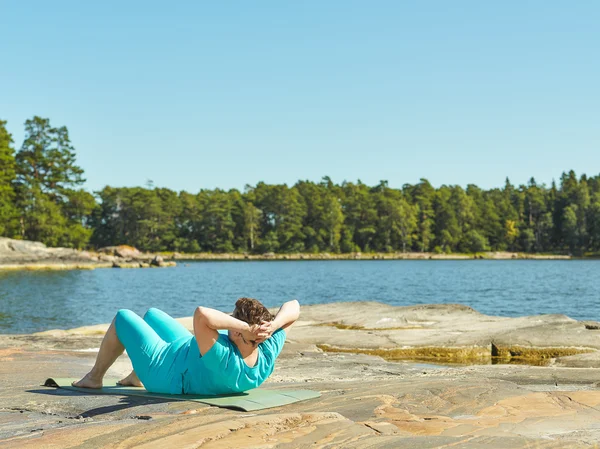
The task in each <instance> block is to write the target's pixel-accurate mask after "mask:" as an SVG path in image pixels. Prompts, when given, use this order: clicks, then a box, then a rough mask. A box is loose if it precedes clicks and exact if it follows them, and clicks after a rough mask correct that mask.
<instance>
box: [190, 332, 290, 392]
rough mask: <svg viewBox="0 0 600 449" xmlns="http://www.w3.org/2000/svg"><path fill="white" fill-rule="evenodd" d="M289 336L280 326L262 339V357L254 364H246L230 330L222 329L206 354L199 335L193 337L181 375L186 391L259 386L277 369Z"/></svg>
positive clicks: (240, 389)
mask: <svg viewBox="0 0 600 449" xmlns="http://www.w3.org/2000/svg"><path fill="white" fill-rule="evenodd" d="M285 337H286V335H285V331H284V330H283V329H278V330H277V331H275V332H274V333H273V335H271V338H269V339H268V340H265V341H263V342H262V343H260V344H259V345H258V359H257V361H256V364H255V365H254V366H253V367H252V368H251V367H249V366H248V365H246V362H244V358H243V357H242V355H241V354H240V351H239V350H238V348H237V346H236V345H235V344H234V343H233V342H232V341H231V340H230V339H229V337H228V336H227V334H225V333H219V338H218V339H217V341H216V342H215V344H214V345H213V346H212V348H210V350H209V351H208V352H207V353H206V354H204V356H202V355H200V350H199V349H198V344H197V343H196V338H195V337H194V338H192V339H191V340H190V341H189V347H188V348H185V349H187V350H184V353H186V355H187V357H186V365H187V370H185V371H184V373H183V375H182V379H181V383H182V392H183V393H185V394H207V395H208V394H210V395H214V394H225V393H239V392H242V391H247V390H251V389H253V388H256V387H258V386H259V385H260V384H262V383H263V382H264V381H265V380H266V379H267V378H268V377H269V376H270V375H271V373H272V372H273V368H274V367H275V359H276V358H277V356H279V353H280V352H281V350H282V349H283V344H284V342H285ZM181 349H184V348H181Z"/></svg>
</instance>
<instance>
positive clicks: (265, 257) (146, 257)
mask: <svg viewBox="0 0 600 449" xmlns="http://www.w3.org/2000/svg"><path fill="white" fill-rule="evenodd" d="M88 254H90V255H91V257H97V256H96V255H95V253H93V252H88ZM158 254H159V256H160V257H162V259H164V260H162V261H161V262H160V264H159V265H154V264H152V263H149V261H150V260H152V258H153V257H154V254H148V253H141V254H140V256H139V259H136V260H123V261H102V260H101V259H102V258H103V257H102V256H100V257H97V258H98V259H99V260H98V261H93V260H89V261H73V262H69V261H63V260H60V259H58V260H44V261H43V262H17V263H14V262H13V263H2V262H1V261H0V272H1V271H18V270H23V271H41V270H48V271H62V270H94V269H96V268H151V267H157V266H160V267H173V266H176V265H177V262H176V261H180V262H195V261H199V262H210V261H223V262H227V261H229V262H244V261H323V260H349V261H352V260H362V261H366V260H594V259H595V258H594V257H573V256H565V255H553V254H525V253H508V252H494V253H477V254H434V253H366V254H361V253H347V254H331V253H319V254H307V253H296V254H237V253H223V254H213V253H193V254H185V253H165V252H163V253H158Z"/></svg>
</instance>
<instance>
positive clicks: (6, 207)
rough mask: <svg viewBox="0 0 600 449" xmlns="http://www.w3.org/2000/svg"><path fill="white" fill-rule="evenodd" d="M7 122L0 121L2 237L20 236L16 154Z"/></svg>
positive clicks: (0, 213) (0, 211)
mask: <svg viewBox="0 0 600 449" xmlns="http://www.w3.org/2000/svg"><path fill="white" fill-rule="evenodd" d="M12 143H13V140H12V136H11V135H10V134H9V132H8V130H7V129H6V122H5V121H3V120H0V236H5V237H16V236H17V235H18V213H17V209H16V207H15V190H14V182H15V180H16V171H15V152H14V149H13V147H12Z"/></svg>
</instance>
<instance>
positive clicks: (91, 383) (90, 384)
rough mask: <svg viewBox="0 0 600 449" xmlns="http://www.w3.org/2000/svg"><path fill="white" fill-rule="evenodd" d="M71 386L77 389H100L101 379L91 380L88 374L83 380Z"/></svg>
mask: <svg viewBox="0 0 600 449" xmlns="http://www.w3.org/2000/svg"><path fill="white" fill-rule="evenodd" d="M71 385H73V386H74V387H79V388H96V389H98V388H102V379H100V380H98V379H95V378H93V377H92V376H91V375H90V373H87V374H86V375H85V376H84V377H83V379H81V380H79V381H77V382H73V383H72V384H71Z"/></svg>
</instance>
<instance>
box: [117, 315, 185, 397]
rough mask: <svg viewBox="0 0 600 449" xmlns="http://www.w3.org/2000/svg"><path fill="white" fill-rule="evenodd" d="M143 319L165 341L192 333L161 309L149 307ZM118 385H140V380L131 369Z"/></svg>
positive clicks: (168, 341) (171, 340) (169, 341)
mask: <svg viewBox="0 0 600 449" xmlns="http://www.w3.org/2000/svg"><path fill="white" fill-rule="evenodd" d="M144 321H145V322H146V323H148V325H149V326H150V327H151V328H152V329H154V332H156V333H157V334H158V336H159V337H160V338H161V339H162V340H164V341H165V342H167V343H171V342H173V341H175V340H177V339H179V338H183V337H191V336H192V333H191V332H190V331H188V330H187V329H186V328H185V327H184V326H183V325H182V324H181V323H179V322H178V321H177V320H175V319H174V318H172V317H171V316H169V315H168V314H166V313H165V312H163V311H162V310H159V309H156V308H154V307H153V308H151V309H148V311H147V312H146V314H145V315H144ZM118 383H119V385H123V386H132V387H141V386H143V385H142V382H141V381H140V379H139V377H138V376H137V374H136V372H135V370H133V371H131V373H129V375H128V376H127V377H125V378H124V379H121V380H120V381H119V382H118Z"/></svg>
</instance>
